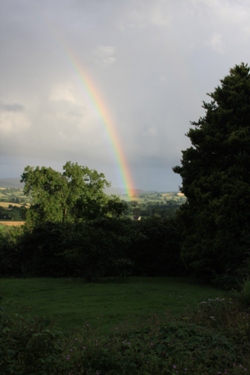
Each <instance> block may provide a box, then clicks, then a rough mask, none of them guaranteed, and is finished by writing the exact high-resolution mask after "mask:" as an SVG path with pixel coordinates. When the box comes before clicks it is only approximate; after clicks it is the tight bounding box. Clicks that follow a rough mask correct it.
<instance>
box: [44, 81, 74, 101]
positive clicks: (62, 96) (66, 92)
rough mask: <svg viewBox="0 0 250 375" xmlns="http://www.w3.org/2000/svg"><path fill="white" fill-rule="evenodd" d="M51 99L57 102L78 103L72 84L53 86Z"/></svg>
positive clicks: (50, 94)
mask: <svg viewBox="0 0 250 375" xmlns="http://www.w3.org/2000/svg"><path fill="white" fill-rule="evenodd" d="M49 99H50V100H52V101H56V102H68V103H76V99H75V97H74V94H73V92H72V88H71V87H70V85H65V84H59V85H55V86H53V87H52V88H51V90H50V93H49Z"/></svg>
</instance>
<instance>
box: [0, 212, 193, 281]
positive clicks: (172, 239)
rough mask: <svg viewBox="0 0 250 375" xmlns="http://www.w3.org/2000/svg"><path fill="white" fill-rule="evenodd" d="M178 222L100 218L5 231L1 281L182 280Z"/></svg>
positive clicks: (0, 247) (0, 233) (0, 256)
mask: <svg viewBox="0 0 250 375" xmlns="http://www.w3.org/2000/svg"><path fill="white" fill-rule="evenodd" d="M185 272H186V271H185V268H184V266H183V264H182V261H181V259H180V235H179V230H178V225H177V223H176V219H174V218H158V217H152V218H150V219H147V220H144V221H141V222H140V221H133V220H130V219H125V218H111V217H110V218H98V219H95V220H86V221H84V222H79V223H69V222H67V223H58V222H43V223H40V224H37V225H36V226H34V227H33V228H29V227H21V228H20V227H19V228H17V227H12V228H4V229H2V230H1V231H0V275H1V276H15V277H21V276H39V277H40V276H42V277H45V276H48V277H65V276H66V277H69V276H70V277H84V278H85V280H86V281H97V280H98V279H99V278H101V277H105V276H116V277H118V278H126V277H127V276H129V275H141V276H180V275H183V274H185Z"/></svg>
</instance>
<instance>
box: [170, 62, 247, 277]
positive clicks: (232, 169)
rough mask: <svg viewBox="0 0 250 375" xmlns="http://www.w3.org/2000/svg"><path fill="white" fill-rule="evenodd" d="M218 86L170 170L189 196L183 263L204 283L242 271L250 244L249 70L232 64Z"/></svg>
mask: <svg viewBox="0 0 250 375" xmlns="http://www.w3.org/2000/svg"><path fill="white" fill-rule="evenodd" d="M220 82H221V85H220V86H218V87H217V88H215V90H214V92H213V93H211V94H208V95H209V96H210V98H211V99H212V100H211V102H210V103H205V102H203V108H204V109H205V116H204V117H201V118H200V119H199V120H198V122H193V123H192V125H193V126H194V128H192V129H190V130H189V132H188V133H187V136H188V137H189V138H190V140H191V144H192V145H191V147H189V148H188V149H186V150H185V151H182V160H181V164H182V165H181V166H176V167H174V168H173V170H174V172H176V173H179V174H180V176H181V177H182V187H181V191H182V192H183V193H184V194H185V196H186V198H187V202H186V203H185V204H184V205H183V206H182V207H181V210H180V218H181V222H182V227H183V246H182V259H183V260H184V262H185V263H186V264H187V265H188V266H190V267H191V268H192V269H193V270H194V271H195V272H196V274H197V275H200V276H203V277H206V279H208V280H211V279H213V278H216V277H218V276H219V277H220V276H222V275H223V277H225V276H227V275H231V276H233V277H235V276H236V275H237V273H238V274H239V273H240V272H241V273H242V272H243V268H244V267H245V268H247V259H248V252H249V244H250V237H249V236H250V68H249V66H248V65H246V64H243V63H242V64H241V65H236V66H235V67H234V68H233V69H231V70H230V74H229V75H228V76H226V77H225V78H224V79H223V80H221V81H220ZM246 271H247V270H246ZM241 276H243V275H242V274H241Z"/></svg>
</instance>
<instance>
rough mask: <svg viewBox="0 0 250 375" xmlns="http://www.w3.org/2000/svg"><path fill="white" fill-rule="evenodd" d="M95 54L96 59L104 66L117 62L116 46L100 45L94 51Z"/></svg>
mask: <svg viewBox="0 0 250 375" xmlns="http://www.w3.org/2000/svg"><path fill="white" fill-rule="evenodd" d="M94 55H95V58H96V60H97V61H99V62H101V63H102V64H103V65H104V66H110V65H113V64H115V62H116V57H115V55H116V48H115V47H114V46H98V47H97V48H96V49H95V51H94Z"/></svg>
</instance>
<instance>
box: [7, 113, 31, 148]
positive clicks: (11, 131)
mask: <svg viewBox="0 0 250 375" xmlns="http://www.w3.org/2000/svg"><path fill="white" fill-rule="evenodd" d="M30 126H31V123H30V121H29V119H28V118H27V116H26V115H25V114H24V113H21V112H20V111H19V110H18V111H16V110H15V111H14V112H13V111H10V110H9V109H8V110H6V111H3V112H0V134H1V138H2V141H4V140H5V141H6V140H8V139H9V138H11V137H16V139H19V141H20V138H19V137H20V136H21V137H22V135H23V134H24V132H26V131H27V130H28V129H29V128H30Z"/></svg>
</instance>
